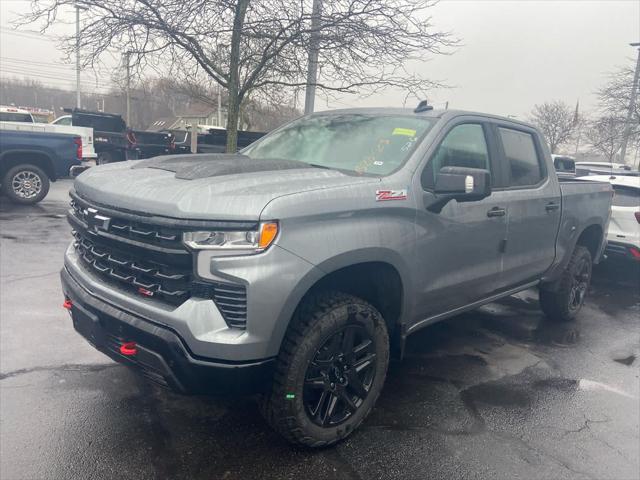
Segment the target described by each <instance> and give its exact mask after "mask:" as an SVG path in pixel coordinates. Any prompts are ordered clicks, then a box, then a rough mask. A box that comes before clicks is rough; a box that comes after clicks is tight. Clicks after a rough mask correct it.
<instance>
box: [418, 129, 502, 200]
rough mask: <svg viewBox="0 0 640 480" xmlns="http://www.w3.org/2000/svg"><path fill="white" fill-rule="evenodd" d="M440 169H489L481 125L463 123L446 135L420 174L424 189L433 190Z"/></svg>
mask: <svg viewBox="0 0 640 480" xmlns="http://www.w3.org/2000/svg"><path fill="white" fill-rule="evenodd" d="M442 167H466V168H482V169H486V170H489V169H490V166H489V149H488V148H487V140H486V138H485V136H484V129H483V128H482V125H480V124H478V123H465V124H462V125H458V126H456V127H453V129H452V130H451V131H450V132H449V133H447V136H446V137H444V140H443V141H442V143H440V145H439V146H438V149H437V150H436V152H435V154H434V155H433V156H432V157H431V159H430V160H429V163H428V164H427V166H426V167H425V169H424V172H422V186H423V187H424V188H426V189H431V188H433V186H434V184H435V176H436V173H438V172H439V171H440V169H441V168H442Z"/></svg>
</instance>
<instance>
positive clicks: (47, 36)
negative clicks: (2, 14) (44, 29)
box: [0, 26, 70, 40]
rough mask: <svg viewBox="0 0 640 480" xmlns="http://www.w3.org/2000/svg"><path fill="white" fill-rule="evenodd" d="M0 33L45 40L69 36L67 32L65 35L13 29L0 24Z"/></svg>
mask: <svg viewBox="0 0 640 480" xmlns="http://www.w3.org/2000/svg"><path fill="white" fill-rule="evenodd" d="M0 33H2V34H5V35H14V36H16V37H23V38H31V39H33V40H47V39H51V40H59V39H60V38H62V37H68V36H70V35H68V34H67V35H51V34H48V33H40V32H35V31H33V30H14V29H13V28H7V27H2V26H0Z"/></svg>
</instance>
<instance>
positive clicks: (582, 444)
mask: <svg viewBox="0 0 640 480" xmlns="http://www.w3.org/2000/svg"><path fill="white" fill-rule="evenodd" d="M68 187H69V183H68V182H58V183H56V184H54V185H53V188H52V191H51V193H50V194H49V196H48V197H47V199H45V201H44V202H42V203H41V204H39V205H37V206H33V207H16V206H13V205H11V204H8V203H7V202H6V200H5V199H2V201H1V202H0V222H1V223H0V262H1V263H0V276H1V281H0V289H1V290H0V478H2V479H36V478H38V479H39V478H51V479H71V478H79V479H80V478H81V479H85V478H96V479H98V478H100V479H102V478H109V479H111V478H124V479H127V478H136V479H145V478H172V479H177V478H185V479H186V478H189V479H196V478H207V479H217V478H221V479H252V478H262V479H266V478H291V479H294V478H295V479H301V478H302V479H316V478H332V479H333V478H337V479H341V478H345V479H370V478H371V479H373V478H384V479H387V478H388V479H391V478H409V479H426V478H433V479H439V478H442V479H458V478H505V479H507V478H509V479H511V478H523V479H564V478H567V479H569V478H570V479H576V478H593V479H635V478H640V473H639V472H640V431H639V429H640V426H639V421H640V418H639V417H640V401H639V397H640V379H639V374H640V358H638V357H640V282H639V278H638V275H639V271H638V270H637V269H631V268H626V267H625V266H623V265H620V264H614V263H610V262H605V263H604V264H603V265H601V266H600V267H599V268H597V269H596V271H595V274H594V283H593V286H592V289H591V292H590V296H589V300H588V303H587V305H586V306H585V308H584V309H583V311H582V312H581V315H580V318H579V320H578V321H577V322H575V323H573V324H570V325H554V324H550V323H548V322H545V320H544V317H543V316H542V314H541V313H540V311H539V309H538V303H537V297H536V294H535V292H534V291H527V292H524V293H523V294H520V295H518V296H516V297H511V298H508V299H506V300H504V301H502V302H500V303H496V304H491V305H487V306H485V307H483V308H482V309H481V310H479V311H477V312H473V313H469V314H465V315H462V316H459V317H456V318H452V319H450V320H448V321H445V322H442V323H440V324H437V325H434V326H432V327H429V328H427V329H425V330H422V331H420V332H419V333H417V334H416V335H414V336H413V337H411V339H410V342H409V347H408V355H407V357H406V358H405V359H404V360H403V361H402V362H394V363H393V364H392V365H391V367H390V371H389V375H388V377H387V384H386V386H385V389H384V391H383V393H382V395H381V397H380V400H379V401H378V404H377V406H376V408H375V410H374V411H373V413H372V415H371V416H370V417H369V418H368V419H367V420H366V421H365V422H364V424H363V425H362V427H361V428H360V429H359V430H358V431H357V432H356V433H355V434H354V435H353V436H351V437H350V438H349V439H348V440H347V441H345V442H343V443H341V444H339V445H337V446H336V447H334V448H328V449H323V450H317V451H309V450H305V449H302V448H294V447H291V446H290V445H288V444H286V443H285V442H284V441H283V440H281V439H280V437H278V435H276V434H275V433H273V432H272V431H271V430H270V429H269V428H268V427H267V426H266V424H265V423H264V422H263V420H262V419H261V417H260V415H259V413H258V410H257V407H256V403H255V401H254V399H252V398H240V399H238V398H226V399H215V398H207V397H182V396H178V395H174V394H172V393H169V392H166V391H164V390H162V389H160V388H157V387H154V386H151V385H149V384H147V383H146V382H145V381H144V380H142V379H141V378H139V377H138V376H136V374H135V373H133V372H131V371H129V370H128V369H127V368H126V367H123V366H120V365H117V364H115V363H113V362H112V361H111V360H109V359H108V358H107V357H105V356H104V355H102V354H100V353H98V352H96V351H94V350H93V348H92V347H90V346H89V345H88V344H87V343H86V342H85V341H84V340H83V339H82V338H81V337H80V336H79V335H77V334H76V333H75V332H74V330H73V328H72V326H71V322H70V320H69V317H68V315H67V313H66V312H65V311H64V310H63V309H62V308H61V303H62V296H61V292H60V286H59V280H58V271H59V269H60V266H61V262H62V255H63V252H64V249H65V248H66V245H67V243H68V242H69V240H70V234H69V227H68V225H67V223H66V221H65V220H64V218H62V217H63V215H64V212H65V209H66V203H67V200H68V198H67V196H66V189H67V188H68Z"/></svg>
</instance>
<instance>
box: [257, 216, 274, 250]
mask: <svg viewBox="0 0 640 480" xmlns="http://www.w3.org/2000/svg"><path fill="white" fill-rule="evenodd" d="M276 235H278V224H277V223H276V222H269V223H263V224H262V225H260V240H259V241H258V248H259V249H260V250H264V249H265V248H267V247H268V246H269V245H271V243H272V242H273V240H274V239H275V238H276Z"/></svg>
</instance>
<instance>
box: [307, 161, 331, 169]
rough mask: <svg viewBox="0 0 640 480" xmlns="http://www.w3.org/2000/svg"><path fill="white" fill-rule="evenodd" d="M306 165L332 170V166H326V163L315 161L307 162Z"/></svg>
mask: <svg viewBox="0 0 640 480" xmlns="http://www.w3.org/2000/svg"><path fill="white" fill-rule="evenodd" d="M304 163H307V162H304ZM307 165H309V166H310V167H314V168H322V169H324V170H333V168H331V167H327V166H326V165H318V164H317V163H307Z"/></svg>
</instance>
